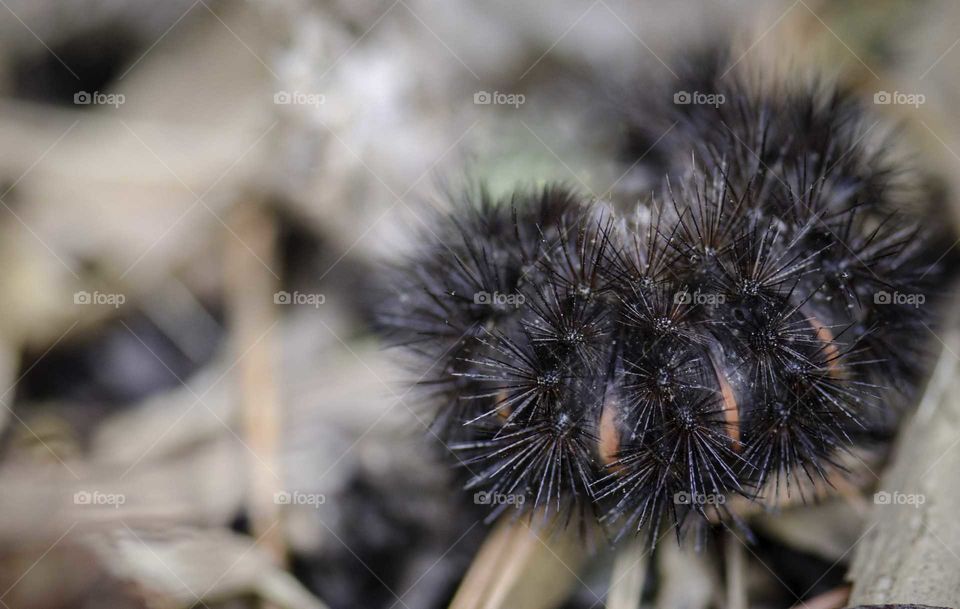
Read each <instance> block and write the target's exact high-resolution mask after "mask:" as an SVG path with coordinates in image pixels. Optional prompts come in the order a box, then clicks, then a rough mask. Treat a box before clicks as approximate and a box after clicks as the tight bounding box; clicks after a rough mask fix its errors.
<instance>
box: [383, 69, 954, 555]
mask: <svg viewBox="0 0 960 609" xmlns="http://www.w3.org/2000/svg"><path fill="white" fill-rule="evenodd" d="M700 86H701V87H712V89H705V90H712V91H713V92H714V93H719V94H722V96H723V98H724V102H723V103H722V104H715V105H712V106H711V105H677V104H668V103H664V104H662V106H661V107H660V108H659V109H655V110H652V111H648V112H647V113H643V114H641V113H639V112H633V113H627V116H628V117H629V120H631V121H633V123H631V124H629V125H628V129H627V130H626V131H627V133H631V134H635V135H636V134H642V133H644V132H651V133H652V132H653V131H655V130H656V129H657V128H658V126H663V125H669V124H671V123H672V124H673V125H674V128H672V129H671V132H670V135H669V136H668V137H665V138H663V139H664V141H665V144H664V146H665V149H664V150H662V151H661V153H660V154H658V158H659V159H661V160H662V159H666V161H665V162H666V166H665V171H664V176H665V177H664V179H663V182H662V183H661V184H660V185H659V186H657V188H656V189H655V191H654V193H653V194H652V195H650V196H649V197H645V198H643V199H642V200H641V201H640V202H639V203H638V204H637V205H636V206H635V207H634V208H632V209H617V208H616V207H615V206H613V205H609V204H605V203H598V202H591V201H588V200H586V199H585V198H584V197H582V196H579V195H578V194H576V193H574V192H572V191H571V190H570V189H567V188H565V187H563V186H559V185H555V186H548V187H545V188H542V189H539V190H518V191H517V192H516V193H514V194H513V195H512V196H509V197H506V198H503V199H495V198H494V197H492V196H490V195H489V194H488V193H487V192H486V191H484V190H482V189H481V190H479V191H478V192H477V193H475V194H474V195H472V196H470V197H466V198H465V200H463V201H460V202H457V203H456V204H455V205H454V206H453V209H452V211H450V212H449V214H446V215H442V216H441V217H440V218H438V219H437V222H436V225H435V226H434V227H433V229H432V230H431V231H430V234H429V235H427V236H425V238H424V239H423V240H422V241H421V243H420V246H419V249H418V251H417V252H416V253H415V254H414V255H412V256H411V257H410V258H409V259H407V260H405V261H404V262H403V263H402V264H400V265H398V267H397V268H396V269H395V270H394V274H393V278H392V282H391V285H392V286H393V292H392V295H391V297H390V298H387V299H385V302H384V304H383V307H382V310H381V315H380V318H379V319H380V323H381V328H382V331H383V333H384V334H385V336H387V337H388V338H389V339H390V341H391V342H393V343H394V344H397V345H401V346H403V347H404V348H405V349H406V350H407V351H408V352H409V353H411V354H414V355H415V356H416V357H417V360H416V361H417V362H419V364H418V370H419V371H420V372H421V373H422V376H421V381H420V384H421V385H423V386H424V387H425V389H426V390H427V391H426V392H425V396H426V398H427V400H428V402H429V403H430V404H431V405H432V407H433V408H434V409H435V412H436V418H435V434H436V435H437V436H438V437H439V438H441V440H442V442H443V443H444V444H445V446H446V448H448V449H449V452H450V455H451V460H452V461H453V462H454V463H456V464H458V465H459V466H461V467H462V468H463V469H464V472H465V477H466V481H465V482H466V486H467V487H468V488H470V489H472V490H474V491H477V492H480V493H483V495H482V497H484V501H483V502H485V503H489V504H490V506H491V514H492V515H493V516H497V515H500V514H501V513H503V512H505V511H506V510H507V509H508V508H509V509H513V508H515V507H518V506H519V507H522V510H521V511H525V512H536V513H541V514H546V515H549V514H554V515H562V514H567V515H569V514H572V513H574V512H576V513H579V514H594V515H596V516H597V518H598V519H599V521H601V522H602V523H604V524H605V525H607V526H609V527H612V528H613V529H614V530H615V531H616V532H619V533H623V532H629V531H642V530H646V531H647V533H648V534H649V535H650V538H651V542H655V540H656V539H657V537H658V535H659V532H660V531H661V529H662V528H663V527H664V526H665V525H667V524H672V525H673V526H674V527H675V528H676V530H677V531H678V534H679V531H680V530H681V528H682V527H683V526H684V525H685V523H693V524H703V523H706V522H709V521H716V520H717V519H722V518H728V517H729V516H730V510H728V509H727V507H726V504H727V499H728V498H732V497H733V496H740V497H742V498H745V499H746V500H748V501H749V500H758V498H759V497H761V496H763V495H766V494H768V493H769V492H770V491H771V489H772V491H773V492H774V493H775V494H776V493H779V492H780V491H785V492H787V493H790V492H797V493H801V494H802V493H803V492H804V491H803V488H804V483H805V482H810V483H817V482H826V483H827V484H828V485H829V484H830V482H831V479H832V476H835V475H843V467H842V465H841V459H840V457H841V456H842V455H843V453H844V452H848V451H851V450H854V449H856V448H857V447H858V446H860V445H861V444H864V443H869V442H871V441H873V440H875V439H876V438H878V437H879V438H882V437H888V436H889V435H890V434H891V432H892V430H893V428H894V427H893V426H894V425H895V424H896V421H897V420H898V418H899V417H900V415H901V414H902V411H903V405H905V404H909V402H910V399H911V393H912V392H913V391H914V390H915V388H916V387H917V384H918V382H919V381H920V379H921V378H922V374H923V371H924V368H925V366H926V362H927V360H928V358H927V355H926V354H925V353H924V348H923V344H924V343H923V340H922V338H921V337H923V336H925V335H926V334H927V327H929V326H930V325H933V324H934V321H935V313H934V310H935V301H936V296H937V293H938V289H940V288H941V287H942V285H943V282H944V280H945V274H946V272H945V269H944V266H942V265H938V264H937V263H936V262H935V261H937V260H938V258H939V254H940V253H941V252H942V251H943V250H938V247H939V246H940V242H939V240H938V238H937V237H936V235H935V231H934V230H933V229H932V228H931V227H930V226H928V225H925V224H924V223H923V222H922V220H921V216H920V215H919V214H917V215H913V216H912V215H910V209H917V208H919V207H922V205H920V204H919V203H922V202H917V201H910V200H907V199H908V195H907V194H904V193H905V191H904V189H901V188H898V184H900V183H901V182H900V181H899V180H900V178H899V177H898V176H899V175H900V173H901V171H900V168H899V167H898V166H894V165H893V164H891V163H890V162H888V159H887V158H886V156H885V155H884V154H882V152H878V151H877V149H875V148H870V147H868V146H867V145H866V144H865V143H864V141H863V140H864V138H863V136H864V135H865V133H866V132H867V131H868V130H869V127H868V126H867V123H866V121H865V119H864V118H863V116H862V114H863V112H862V111H861V109H860V106H859V105H858V104H857V103H856V101H855V100H854V99H853V98H851V97H849V96H847V95H844V94H843V93H841V92H838V91H834V90H829V89H828V88H826V87H823V86H809V87H800V88H798V89H797V90H787V89H785V88H784V89H780V90H769V89H766V90H761V89H758V88H754V87H750V86H747V85H745V84H744V83H743V82H742V81H738V80H736V79H731V83H729V84H727V83H724V82H722V79H719V78H715V79H712V80H708V81H703V82H701V83H700ZM647 107H654V108H656V106H655V105H652V106H651V105H649V104H648V105H647ZM644 121H645V122H644ZM636 137H641V136H640V135H636ZM641 148H642V146H640V145H639V144H637V143H632V144H629V145H628V146H627V149H630V150H638V149H641ZM912 192H914V193H915V194H916V191H912ZM910 204H913V205H912V207H911V205H910ZM904 207H906V208H907V211H899V209H900V208H904ZM941 291H942V290H941Z"/></svg>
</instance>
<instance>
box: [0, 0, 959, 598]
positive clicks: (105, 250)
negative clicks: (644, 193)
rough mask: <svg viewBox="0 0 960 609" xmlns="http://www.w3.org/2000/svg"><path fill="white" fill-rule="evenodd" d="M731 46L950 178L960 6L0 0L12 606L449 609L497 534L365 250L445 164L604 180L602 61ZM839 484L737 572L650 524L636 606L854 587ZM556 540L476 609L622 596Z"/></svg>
mask: <svg viewBox="0 0 960 609" xmlns="http://www.w3.org/2000/svg"><path fill="white" fill-rule="evenodd" d="M727 38H729V40H730V41H731V46H732V48H734V51H733V52H732V57H733V59H734V60H735V61H736V62H738V63H739V62H740V61H743V62H750V63H753V64H757V63H761V64H763V63H773V64H777V65H790V66H800V67H812V68H813V69H815V70H817V71H823V72H826V73H827V74H828V75H831V76H837V77H842V78H843V79H844V80H845V81H846V82H849V83H851V84H852V86H854V87H856V88H857V89H859V90H860V91H862V93H863V95H864V99H865V100H867V102H868V103H869V102H870V100H873V101H874V105H875V106H876V111H877V116H878V117H887V119H886V120H890V121H892V122H897V121H899V122H901V124H902V129H901V131H900V135H899V136H898V137H899V138H901V139H902V140H903V141H904V142H905V143H907V144H908V145H909V147H910V148H911V149H912V150H915V151H916V157H915V160H916V161H917V162H918V163H919V164H920V165H921V166H922V167H923V168H925V169H926V170H928V171H929V172H930V173H932V174H935V175H939V176H941V179H940V181H939V182H937V188H938V189H939V191H940V192H943V193H945V194H949V193H952V192H957V186H958V185H957V184H955V183H954V182H956V181H957V180H958V176H960V156H958V152H960V121H958V120H957V114H956V108H957V107H958V105H960V81H958V80H957V78H956V75H957V74H958V70H960V49H958V48H956V47H958V46H960V4H958V3H957V2H954V1H952V0H940V1H931V2H925V3H915V2H908V1H893V0H883V1H876V2H868V1H864V2H845V3H833V2H827V1H817V0H796V1H794V2H791V1H789V0H785V1H782V2H781V1H777V2H769V1H766V2H762V1H759V0H756V1H748V0H723V1H720V2H710V3H705V2H695V1H692V0H679V1H675V2H671V3H668V4H666V3H660V2H655V1H653V0H643V1H636V0H633V1H626V0H595V1H593V2H590V0H584V1H579V2H574V1H571V0H560V1H557V2H552V3H549V4H545V3H542V2H534V1H532V0H513V1H509V2H507V1H499V0H496V1H480V0H452V1H447V2H431V1H428V0H327V1H321V0H315V1H312V0H262V1H257V2H254V1H244V0H167V1H165V2H153V1H150V0H0V406H2V408H0V606H3V607H8V608H11V609H13V608H31V609H33V608H35V609H41V608H42V609H46V608H51V609H52V608H68V607H84V608H94V607H116V608H127V607H129V608H139V607H165V608H175V607H197V606H200V607H208V608H210V609H214V608H217V607H237V608H242V607H263V606H269V607H289V608H322V607H329V608H330V609H348V608H358V609H359V608H363V609H376V608H384V609H387V608H393V607H396V608H400V607H405V608H407V609H420V608H426V609H433V608H437V609H440V608H443V607H446V606H448V604H449V603H450V600H451V598H452V597H453V596H454V593H455V591H456V590H457V588H458V586H459V584H460V581H461V579H462V577H463V575H464V573H465V572H466V570H467V568H468V566H469V565H470V563H471V562H472V561H473V560H474V556H475V555H476V553H477V552H478V548H479V547H480V546H481V544H482V542H483V540H484V537H485V536H486V535H487V533H488V531H489V527H488V525H486V524H484V523H483V522H482V518H483V516H484V512H483V511H482V510H481V509H479V508H478V506H476V505H474V502H473V501H472V500H471V497H470V496H469V495H467V494H465V493H460V492H457V491H456V489H455V488H454V487H453V484H452V483H451V476H450V473H449V472H447V471H446V469H445V468H444V467H443V466H440V465H438V464H437V462H436V460H435V459H434V455H433V454H432V450H431V448H430V446H429V445H430V441H429V439H428V433H427V432H426V426H427V424H428V423H429V414H428V413H427V412H425V411H424V409H423V408H421V407H419V405H418V404H417V400H416V397H415V396H416V394H415V393H413V394H412V393H410V392H409V391H408V386H407V384H405V381H409V380H411V379H410V374H409V371H407V370H404V369H403V368H401V367H399V366H398V365H397V364H396V362H395V361H394V359H393V358H392V357H391V355H390V354H389V353H384V352H383V351H382V350H381V348H380V346H379V345H378V343H377V341H376V340H375V339H374V338H373V337H372V335H371V334H370V330H369V327H370V322H371V311H372V308H373V307H374V305H375V304H376V302H375V297H374V296H373V294H375V293H376V290H377V288H378V287H379V286H377V285H376V284H377V276H378V274H377V273H378V268H379V266H380V265H381V264H382V263H383V262H384V261H391V260H395V259H396V258H397V256H398V255H399V254H400V253H401V252H402V251H403V249H404V247H406V246H407V245H408V243H407V241H408V240H409V237H410V235H411V234H413V233H414V232H415V231H416V230H419V229H423V227H424V224H423V222H424V220H425V219H426V218H427V211H428V209H429V208H430V207H431V205H433V201H435V200H436V199H437V197H438V193H439V192H442V191H443V189H444V188H445V187H446V185H448V184H451V183H452V184H454V185H455V184H457V183H458V181H460V180H462V179H463V178H464V177H477V178H481V179H483V180H484V181H485V182H487V183H489V184H490V185H491V187H492V188H493V189H494V190H495V191H498V192H500V191H504V190H506V189H508V188H510V187H511V185H513V184H515V183H517V182H520V183H524V184H539V183H542V182H545V181H550V180H560V181H564V182H566V183H568V184H571V185H572V186H574V187H575V188H577V189H579V190H580V191H581V192H583V193H585V194H588V195H591V196H595V197H601V198H602V197H604V196H605V195H607V194H609V193H611V192H614V191H617V190H618V189H620V188H623V187H624V186H625V184H624V180H625V179H626V180H628V181H629V180H630V179H632V178H630V177H628V176H626V175H625V174H624V173H623V166H622V159H618V158H616V156H617V155H616V150H617V146H618V144H619V143H620V139H619V138H620V136H621V135H622V134H620V133H618V131H617V127H616V125H613V124H609V123H610V121H604V120H603V119H604V117H605V116H607V113H606V111H605V104H606V103H607V101H606V100H607V95H606V90H607V87H610V88H614V89H615V88H616V87H617V86H618V85H622V84H624V83H626V82H629V81H631V80H633V81H634V84H636V82H639V84H640V86H641V87H642V86H644V84H643V83H644V80H643V79H644V78H647V79H651V80H654V79H656V80H664V79H667V80H669V79H671V78H674V77H675V76H676V74H675V70H674V67H673V65H675V64H674V62H675V61H676V58H677V57H678V56H680V55H681V54H683V53H684V52H685V51H691V50H699V49H702V48H703V47H704V45H705V44H706V43H709V42H711V41H717V40H724V39H727ZM945 200H952V199H950V197H949V196H947V197H945ZM940 221H942V222H953V221H954V220H953V212H952V208H950V209H946V210H945V211H944V213H943V217H942V218H940ZM944 341H947V339H944ZM951 353H952V351H951ZM951 357H953V356H951ZM951 446H952V445H951ZM951 458H952V457H951ZM951 458H948V459H946V460H940V461H939V463H940V464H941V465H942V466H944V467H947V466H951V464H952V463H953V462H952V461H951V460H950V459H951ZM954 471H955V470H954ZM874 482H875V481H874ZM461 495H463V496H461ZM847 499H848V500H845V501H842V502H839V503H837V504H835V505H834V504H830V503H827V504H825V505H818V506H805V507H797V508H796V509H794V510H792V511H791V510H787V511H786V512H785V513H784V514H783V515H781V517H779V518H772V517H764V516H758V517H757V522H755V523H754V524H755V526H756V527H757V530H758V531H759V535H758V537H759V540H758V543H757V544H756V545H754V546H752V547H751V548H749V549H744V550H740V551H738V550H731V551H729V552H728V553H727V555H726V561H727V564H728V566H727V567H720V566H718V565H717V564H714V563H711V560H712V559H711V558H710V555H709V554H702V555H697V554H689V553H688V554H684V553H681V552H680V551H679V550H677V549H676V548H667V547H666V546H664V548H663V551H662V552H661V553H660V556H658V559H657V563H656V564H653V563H650V564H647V563H643V565H644V570H643V572H642V573H641V576H640V585H641V586H642V587H643V588H644V590H645V592H644V595H643V603H644V606H657V607H665V608H666V607H669V608H671V609H675V608H676V607H690V608H691V609H696V608H698V607H702V608H707V607H723V606H731V607H736V606H738V605H737V603H738V602H739V601H738V600H737V598H738V597H737V595H736V594H734V595H732V596H731V595H730V594H729V589H730V587H729V586H730V576H729V573H730V572H732V568H731V567H729V565H730V564H736V565H740V566H739V567H737V569H738V571H736V572H737V573H739V575H738V576H737V577H740V579H741V580H742V582H741V584H739V585H741V587H743V588H744V589H746V588H749V590H750V591H751V594H750V603H749V605H750V606H752V607H753V606H755V607H790V606H793V605H796V604H798V603H801V602H806V601H809V602H810V603H811V604H810V605H809V606H811V607H823V608H827V607H841V606H844V604H845V602H846V600H847V594H848V593H849V589H848V588H847V582H846V581H845V575H846V574H847V572H848V569H849V567H850V564H851V561H852V560H853V557H854V556H855V554H856V553H855V552H854V551H853V550H854V548H855V546H856V545H857V543H858V542H860V541H861V539H862V538H863V536H864V535H865V533H864V531H865V530H867V525H865V522H867V520H866V519H867V518H868V516H867V514H868V508H867V506H866V503H868V502H867V501H863V502H860V503H858V502H857V501H849V498H847ZM481 507H482V506H481ZM918 513H919V512H918ZM926 524H927V525H929V522H927V523H926ZM936 533H937V534H936V537H937V540H938V542H939V543H932V542H931V546H930V548H928V549H929V552H930V557H931V559H934V558H935V559H937V560H940V558H942V562H941V569H943V570H947V571H954V572H960V558H958V554H960V535H955V534H953V533H956V531H955V530H953V531H952V533H951V532H950V531H941V530H939V529H938V530H936ZM554 543H555V541H553V540H549V541H546V542H544V543H542V544H541V545H542V547H539V548H537V549H536V552H538V554H536V556H537V561H540V562H541V563H542V564H543V565H546V566H544V572H545V573H546V574H547V576H544V575H543V574H539V577H540V578H541V579H537V577H536V576H535V575H531V576H530V581H533V582H542V581H548V582H550V585H549V587H548V590H549V591H550V592H549V593H545V592H544V588H543V587H542V585H538V589H537V590H536V592H537V594H535V595H534V596H536V597H537V598H538V600H535V601H534V600H529V599H528V600H524V601H516V600H513V601H501V604H499V605H492V604H489V603H488V604H487V605H484V606H485V607H493V606H502V607H511V608H512V609H526V608H528V607H529V608H531V609H535V608H536V607H559V606H563V607H566V608H568V609H581V608H582V609H591V608H593V607H602V606H611V607H613V606H617V607H631V606H635V605H630V604H619V605H616V602H622V599H621V600H620V601H615V600H614V599H613V598H612V597H613V596H615V595H614V594H613V590H614V589H615V588H616V586H613V585H611V584H610V572H611V570H613V571H616V570H617V569H618V568H619V567H618V566H617V565H618V563H617V561H616V559H615V557H613V556H608V553H605V552H598V553H597V554H596V555H589V556H588V555H586V553H585V552H582V551H576V550H574V551H571V550H569V548H568V549H566V550H564V549H563V548H558V547H554V546H553V545H552V544H554ZM667 545H671V544H667ZM564 552H566V554H565V553H564ZM534 562H536V561H534ZM553 563H556V564H553ZM550 565H552V566H550ZM949 565H952V569H950V568H949ZM865 568H866V567H865ZM543 577H546V579H545V580H544V579H542V578H543ZM644 580H647V585H646V586H643V583H644ZM721 580H725V582H726V583H724V582H723V581H721ZM891 581H892V580H891ZM891 587H895V585H894V584H893V583H889V582H888V588H891ZM877 589H878V590H879V588H877ZM724 590H727V592H726V593H725V592H724ZM519 594H521V596H520V597H518V598H523V596H522V594H523V593H519ZM878 594H879V593H878ZM830 595H832V596H830ZM528 596H529V595H528ZM555 597H556V598H555ZM510 598H514V597H510ZM814 599H819V600H814ZM824 599H827V600H824ZM511 603H512V604H511ZM816 603H820V604H816ZM831 603H832V604H831ZM462 606H463V607H466V606H472V605H462ZM477 606H480V605H477ZM741 606H746V605H745V604H744V605H741Z"/></svg>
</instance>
